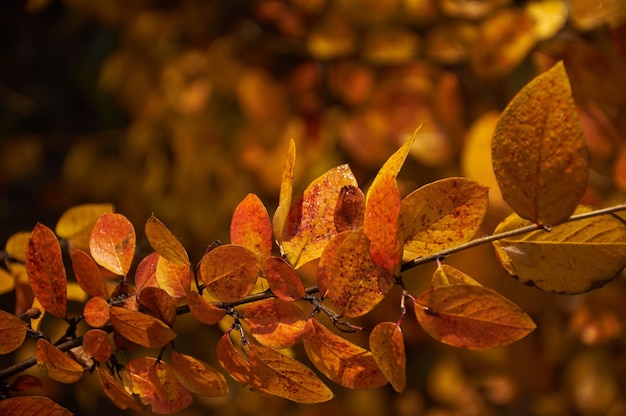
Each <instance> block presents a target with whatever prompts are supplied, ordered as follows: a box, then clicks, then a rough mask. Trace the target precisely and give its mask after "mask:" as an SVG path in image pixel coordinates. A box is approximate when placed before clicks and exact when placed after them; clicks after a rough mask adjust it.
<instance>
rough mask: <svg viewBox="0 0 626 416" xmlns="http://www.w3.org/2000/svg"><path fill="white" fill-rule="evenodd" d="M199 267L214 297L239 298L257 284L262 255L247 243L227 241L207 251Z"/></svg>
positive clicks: (227, 300) (200, 276)
mask: <svg viewBox="0 0 626 416" xmlns="http://www.w3.org/2000/svg"><path fill="white" fill-rule="evenodd" d="M199 271H200V274H199V278H200V280H201V281H202V282H203V283H204V284H205V285H206V289H207V291H208V292H209V293H210V294H211V295H212V296H213V297H215V298H216V299H219V300H221V301H223V302H235V301H238V300H239V299H241V298H243V297H244V296H246V295H247V294H248V293H250V291H251V290H252V288H253V287H254V284H255V282H256V280H257V277H258V275H259V256H258V255H257V254H256V253H254V252H253V251H251V250H249V249H247V248H245V247H243V246H238V245H234V244H224V245H222V246H219V247H216V248H215V249H213V250H211V251H209V252H208V253H207V254H205V256H204V257H203V258H202V260H201V261H200V268H199Z"/></svg>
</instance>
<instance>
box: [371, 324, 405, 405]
mask: <svg viewBox="0 0 626 416" xmlns="http://www.w3.org/2000/svg"><path fill="white" fill-rule="evenodd" d="M369 345H370V350H371V351H372V356H373V357H374V360H375V361H376V364H378V367H379V368H380V370H381V371H382V372H383V374H385V377H387V380H389V382H390V383H391V386H392V387H393V389H394V390H395V391H397V392H398V393H402V391H404V388H405V387H406V353H405V351H404V337H403V336H402V330H401V329H400V327H399V326H398V325H397V324H394V323H392V322H380V323H379V324H378V325H376V326H375V327H374V329H372V332H371V333H370V337H369Z"/></svg>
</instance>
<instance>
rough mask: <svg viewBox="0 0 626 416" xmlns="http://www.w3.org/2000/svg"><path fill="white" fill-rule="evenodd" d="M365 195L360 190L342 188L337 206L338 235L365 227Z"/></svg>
mask: <svg viewBox="0 0 626 416" xmlns="http://www.w3.org/2000/svg"><path fill="white" fill-rule="evenodd" d="M364 212H365V195H363V191H361V189H360V188H358V187H357V186H354V185H348V186H344V187H343V188H341V191H340V193H339V198H338V199H337V205H336V206H335V228H336V229H337V232H338V233H341V232H342V231H346V230H356V229H357V228H360V227H362V226H363V216H364Z"/></svg>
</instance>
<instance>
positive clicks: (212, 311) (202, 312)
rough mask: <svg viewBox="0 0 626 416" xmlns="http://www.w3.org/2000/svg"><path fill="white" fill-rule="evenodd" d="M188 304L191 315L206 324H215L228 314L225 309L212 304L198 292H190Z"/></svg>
mask: <svg viewBox="0 0 626 416" xmlns="http://www.w3.org/2000/svg"><path fill="white" fill-rule="evenodd" d="M187 304H188V305H189V310H190V311H191V315H192V316H193V317H194V318H196V320H198V321H200V322H202V323H203V324H206V325H215V324H216V323H218V322H219V321H220V320H221V319H222V318H223V317H224V316H225V315H226V311H225V310H224V309H222V308H218V307H217V306H214V305H212V304H211V303H210V302H208V301H207V300H206V299H204V298H203V297H202V295H200V294H199V293H198V292H189V294H188V295H187Z"/></svg>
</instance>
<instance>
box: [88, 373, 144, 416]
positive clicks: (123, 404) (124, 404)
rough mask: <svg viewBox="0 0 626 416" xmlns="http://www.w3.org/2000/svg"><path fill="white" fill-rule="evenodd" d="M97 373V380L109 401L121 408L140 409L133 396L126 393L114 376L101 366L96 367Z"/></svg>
mask: <svg viewBox="0 0 626 416" xmlns="http://www.w3.org/2000/svg"><path fill="white" fill-rule="evenodd" d="M96 371H97V373H98V380H99V381H100V385H101V386H102V390H103V391H104V394H106V395H107V397H108V398H109V400H111V403H113V404H114V405H115V406H116V407H118V408H119V409H122V410H126V409H132V410H136V411H140V410H141V406H140V405H139V403H137V401H136V400H135V398H134V397H133V396H131V395H130V393H128V392H127V391H126V390H125V389H124V387H123V386H122V385H121V384H120V383H118V382H117V381H116V380H115V378H113V376H112V375H111V373H109V372H108V371H107V370H105V369H103V368H102V367H98V368H97V369H96Z"/></svg>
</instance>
